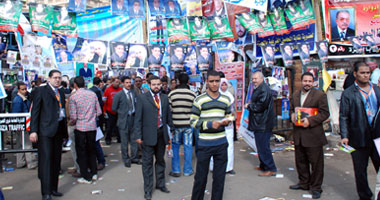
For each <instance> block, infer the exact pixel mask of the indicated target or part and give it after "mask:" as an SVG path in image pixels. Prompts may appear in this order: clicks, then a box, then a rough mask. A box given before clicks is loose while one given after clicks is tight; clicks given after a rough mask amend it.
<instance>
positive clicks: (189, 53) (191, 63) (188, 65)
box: [184, 45, 202, 83]
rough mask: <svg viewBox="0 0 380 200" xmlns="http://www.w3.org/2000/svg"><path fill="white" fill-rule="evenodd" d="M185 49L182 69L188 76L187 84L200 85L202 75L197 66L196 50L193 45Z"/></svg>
mask: <svg viewBox="0 0 380 200" xmlns="http://www.w3.org/2000/svg"><path fill="white" fill-rule="evenodd" d="M186 48H187V50H186V54H185V61H184V69H185V71H186V73H187V74H188V75H189V82H190V83H197V82H198V83H200V82H201V81H202V74H201V72H200V71H199V68H198V65H197V48H196V46H195V45H187V46H186Z"/></svg>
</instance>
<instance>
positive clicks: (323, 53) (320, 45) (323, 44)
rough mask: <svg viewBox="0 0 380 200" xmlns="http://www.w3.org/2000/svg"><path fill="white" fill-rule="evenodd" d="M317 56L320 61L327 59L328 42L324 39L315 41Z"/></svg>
mask: <svg viewBox="0 0 380 200" xmlns="http://www.w3.org/2000/svg"><path fill="white" fill-rule="evenodd" d="M316 46H317V52H318V57H319V60H320V61H321V62H323V63H324V62H327V61H328V57H327V56H328V52H329V51H328V43H327V41H326V40H323V41H318V42H316Z"/></svg>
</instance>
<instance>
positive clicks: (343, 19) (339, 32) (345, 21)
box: [331, 10, 355, 41]
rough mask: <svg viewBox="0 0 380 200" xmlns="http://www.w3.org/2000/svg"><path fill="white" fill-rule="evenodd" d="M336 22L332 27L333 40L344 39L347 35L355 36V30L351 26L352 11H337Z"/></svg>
mask: <svg viewBox="0 0 380 200" xmlns="http://www.w3.org/2000/svg"><path fill="white" fill-rule="evenodd" d="M336 24H337V26H334V27H333V28H332V29H331V40H332V41H344V40H347V37H350V36H355V30H353V29H351V28H349V27H348V26H349V25H350V13H349V12H348V11H347V10H340V11H338V12H337V13H336Z"/></svg>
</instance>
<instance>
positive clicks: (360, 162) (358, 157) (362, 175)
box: [351, 142, 380, 200]
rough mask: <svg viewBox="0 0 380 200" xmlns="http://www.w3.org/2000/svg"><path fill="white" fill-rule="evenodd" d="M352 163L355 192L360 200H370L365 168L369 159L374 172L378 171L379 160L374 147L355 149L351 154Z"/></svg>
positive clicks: (370, 194) (372, 145)
mask: <svg viewBox="0 0 380 200" xmlns="http://www.w3.org/2000/svg"><path fill="white" fill-rule="evenodd" d="M351 157H352V162H353V164H354V172H355V182H356V190H357V192H358V195H359V197H360V199H361V200H367V199H371V198H372V195H373V194H372V192H371V189H370V187H369V186H368V178H367V167H368V160H369V158H370V157H371V160H372V163H373V166H374V167H375V170H376V172H378V171H379V165H380V159H379V155H378V153H377V150H376V147H375V145H374V144H373V142H372V144H371V145H370V146H369V147H363V148H356V151H354V152H352V153H351Z"/></svg>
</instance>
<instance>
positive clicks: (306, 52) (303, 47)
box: [297, 42, 310, 65]
mask: <svg viewBox="0 0 380 200" xmlns="http://www.w3.org/2000/svg"><path fill="white" fill-rule="evenodd" d="M297 48H298V52H299V56H300V58H301V61H302V64H303V65H308V64H309V63H310V45H309V43H308V42H300V43H298V44H297Z"/></svg>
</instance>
